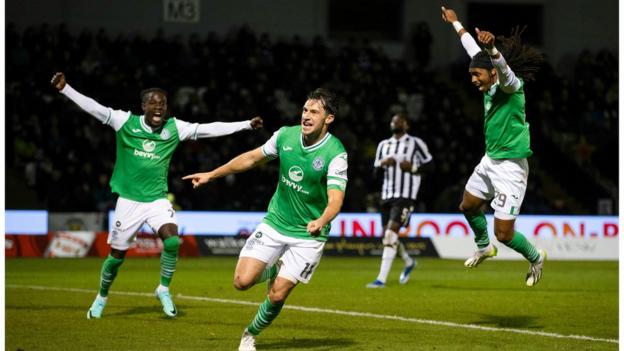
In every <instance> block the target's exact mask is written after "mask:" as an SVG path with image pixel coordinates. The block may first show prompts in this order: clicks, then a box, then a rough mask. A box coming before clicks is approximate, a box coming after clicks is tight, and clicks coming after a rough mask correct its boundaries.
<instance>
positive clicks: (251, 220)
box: [5, 210, 619, 260]
mask: <svg viewBox="0 0 624 351" xmlns="http://www.w3.org/2000/svg"><path fill="white" fill-rule="evenodd" d="M5 215H6V216H5V220H6V228H7V231H6V234H7V236H6V238H5V239H6V240H5V252H6V251H7V250H13V251H15V250H16V247H17V246H20V245H15V244H19V240H20V239H19V237H20V236H22V235H24V234H26V235H34V236H40V235H42V234H44V235H45V234H48V233H49V231H48V229H49V228H48V223H47V220H48V217H47V213H46V212H45V211H11V210H9V211H6V213H5ZM264 215H265V213H264V212H208V211H207V212H195V211H179V212H177V213H176V216H177V219H178V225H179V228H180V233H181V234H182V237H183V238H184V237H185V238H186V239H192V238H195V240H196V242H197V243H196V248H195V249H193V250H191V251H193V253H194V252H198V253H201V254H203V255H236V254H238V252H239V251H240V248H241V247H242V245H244V240H245V238H246V237H247V236H249V235H250V234H251V233H252V232H253V230H254V229H255V227H256V226H257V225H258V223H260V222H261V221H262V218H263V217H264ZM108 217H109V222H108V228H111V226H112V223H111V219H112V218H113V212H110V213H109V216H108ZM487 217H488V223H489V225H490V233H491V235H492V238H493V234H492V233H493V230H492V227H493V223H494V221H493V220H494V219H493V217H492V216H491V215H489V216H487ZM332 224H333V225H332V229H331V232H330V240H329V241H328V243H327V245H326V254H328V255H334V254H335V255H378V254H379V253H380V252H381V249H382V248H381V241H380V238H381V236H382V232H383V231H382V225H381V218H380V216H379V215H378V214H374V213H343V214H340V215H339V216H338V217H337V218H336V219H335V220H334V221H333V223H332ZM516 229H517V230H518V231H520V232H522V233H524V234H525V235H526V236H527V238H528V239H529V240H530V241H531V242H533V243H535V244H536V245H537V246H539V247H542V248H545V249H546V250H547V251H548V253H549V258H550V259H589V260H594V259H596V260H600V259H607V260H617V259H618V237H619V224H618V217H616V216H566V215H556V216H546V215H544V216H542V215H522V216H520V217H518V220H517V222H516ZM143 231H144V232H146V233H151V230H150V229H149V228H148V227H144V228H143ZM400 234H401V237H403V238H404V239H406V240H405V241H406V245H407V246H408V249H409V250H410V252H411V253H413V254H415V255H417V256H440V257H443V258H465V257H467V256H469V255H470V254H472V250H473V249H474V243H473V242H472V233H471V231H470V228H469V227H468V224H467V223H466V221H465V220H464V218H463V216H462V215H461V214H413V215H412V216H411V218H410V225H409V226H408V227H407V228H404V229H402V230H401V233H400ZM103 235H104V236H105V232H104V233H103ZM99 237H100V235H98V238H97V239H96V242H95V244H94V247H99V245H97V243H100V244H101V246H102V248H101V251H102V253H104V252H105V251H106V250H105V246H106V244H105V239H104V240H102V239H100V238H99ZM140 238H143V240H138V241H137V243H138V244H137V245H138V247H137V250H138V251H137V254H139V251H141V252H142V254H140V255H143V254H144V255H147V256H152V255H157V252H156V251H159V247H157V245H158V244H157V243H153V242H152V241H158V240H155V238H154V237H153V236H152V235H149V234H140ZM24 239H25V238H24ZM31 241H32V240H31ZM144 241H146V242H147V241H149V243H150V245H146V243H144ZM493 241H494V242H496V241H495V240H494V239H493ZM29 246H33V247H34V246H36V245H29ZM147 246H150V247H151V246H153V250H152V251H154V252H151V251H150V252H147V251H149V250H147V251H146V249H145V248H146V247H147ZM44 248H45V246H44ZM499 249H500V252H499V258H503V259H505V258H510V259H513V258H516V259H517V258H518V257H517V254H515V253H514V252H512V251H511V250H509V249H507V248H506V247H504V245H499ZM18 251H19V250H18ZM143 251H145V252H143ZM37 252H38V250H37ZM189 253H190V254H191V255H192V254H193V253H191V252H189ZM15 254H17V255H19V253H18V252H17V251H16V252H12V251H11V253H10V254H9V256H13V255H15Z"/></svg>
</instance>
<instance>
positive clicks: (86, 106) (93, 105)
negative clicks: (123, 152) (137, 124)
mask: <svg viewBox="0 0 624 351" xmlns="http://www.w3.org/2000/svg"><path fill="white" fill-rule="evenodd" d="M50 83H51V84H52V86H53V87H55V88H56V89H57V90H58V91H59V92H60V93H61V94H63V95H65V96H67V97H68V98H69V99H70V100H72V101H73V102H74V103H75V104H76V105H78V106H79V107H80V108H81V109H82V110H83V111H85V112H87V113H88V114H90V115H92V116H93V117H95V118H97V119H98V120H99V121H100V122H102V123H104V124H108V125H110V126H112V127H113V128H115V130H119V129H120V128H121V126H123V124H124V123H125V122H126V121H127V120H128V118H129V116H130V113H129V112H126V111H121V110H113V109H112V108H110V107H106V106H102V105H100V104H99V103H98V102H97V101H95V100H93V99H92V98H90V97H87V96H84V95H82V94H80V93H79V92H78V91H76V90H75V89H74V88H72V87H71V86H70V85H69V84H67V82H66V80H65V74H63V72H57V73H56V74H54V76H52V80H51V81H50Z"/></svg>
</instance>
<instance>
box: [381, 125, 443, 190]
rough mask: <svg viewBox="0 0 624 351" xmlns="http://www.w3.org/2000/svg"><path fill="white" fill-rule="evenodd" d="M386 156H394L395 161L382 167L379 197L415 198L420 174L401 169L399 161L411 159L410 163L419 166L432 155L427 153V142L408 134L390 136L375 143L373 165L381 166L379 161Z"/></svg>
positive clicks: (430, 158) (429, 159)
mask: <svg viewBox="0 0 624 351" xmlns="http://www.w3.org/2000/svg"><path fill="white" fill-rule="evenodd" d="M388 157H392V158H394V160H395V161H396V163H395V165H394V166H386V167H384V175H383V186H382V188H381V199H382V200H388V199H398V198H403V199H412V200H416V195H418V188H419V187H420V174H417V173H416V174H415V173H412V172H410V171H408V172H404V171H402V170H401V167H400V163H401V162H402V161H406V160H407V161H411V162H412V165H416V166H417V167H420V166H421V165H423V164H425V163H427V162H429V161H431V160H432V159H433V157H432V156H431V154H430V153H429V149H428V148H427V144H425V142H424V141H422V139H420V138H417V137H415V136H411V135H409V134H404V135H403V136H402V137H401V138H399V139H396V138H394V137H390V138H388V139H385V140H382V141H381V142H380V143H379V145H377V152H376V154H375V167H376V168H377V167H382V166H381V161H382V160H384V159H386V158H388Z"/></svg>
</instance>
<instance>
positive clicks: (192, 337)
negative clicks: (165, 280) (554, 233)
mask: <svg viewBox="0 0 624 351" xmlns="http://www.w3.org/2000/svg"><path fill="white" fill-rule="evenodd" d="M101 262H102V260H101V259H96V258H85V259H8V260H6V262H5V263H6V266H5V269H6V290H5V294H6V295H5V297H6V306H5V318H6V319H5V323H6V329H5V333H6V334H5V343H6V344H5V346H6V349H7V350H17V349H22V350H58V349H64V350H113V349H114V350H148V349H149V350H235V349H237V347H238V342H239V340H240V335H241V333H242V331H243V329H244V328H245V326H246V325H247V324H248V323H249V322H250V321H251V319H252V318H253V316H254V315H255V313H256V310H257V305H258V304H259V303H260V302H261V301H262V300H263V298H264V294H265V293H266V284H262V285H261V286H257V287H254V288H252V289H250V290H248V291H245V292H239V291H236V290H235V289H234V288H233V287H232V276H233V271H234V266H235V264H236V258H234V257H211V258H183V259H180V261H179V263H178V268H177V271H176V274H175V276H174V280H173V283H172V293H173V294H174V301H175V302H176V305H177V307H178V310H179V315H178V317H176V318H175V319H169V318H166V317H165V315H164V313H163V312H162V310H161V307H160V304H159V302H158V301H157V300H156V299H155V298H154V297H153V295H151V294H152V293H153V290H154V288H155V287H156V285H157V284H158V275H159V261H158V259H156V258H154V259H140V258H129V259H126V261H125V262H124V264H123V266H122V267H121V270H120V272H119V274H118V276H117V279H116V280H115V283H114V284H113V287H112V289H111V294H110V295H109V299H108V305H107V307H106V309H105V311H104V316H103V318H102V319H101V320H87V319H86V312H87V309H88V308H89V306H90V305H91V302H92V301H93V298H94V297H95V294H96V292H97V286H98V284H99V271H100V266H101ZM401 266H402V265H401V262H400V260H397V261H395V264H394V268H393V270H392V272H391V274H390V277H389V280H388V287H387V288H385V289H366V288H365V285H366V284H367V283H369V282H371V281H372V280H373V279H374V278H375V276H376V274H377V271H378V267H379V258H337V257H325V258H323V260H322V262H321V265H320V267H319V268H318V270H317V271H316V273H315V275H314V278H313V279H312V281H311V283H310V284H308V285H307V286H306V285H302V286H299V287H297V288H296V289H295V290H294V292H293V293H292V294H291V296H290V297H289V299H288V301H287V303H286V307H285V309H284V310H282V313H281V314H280V316H279V317H278V318H277V319H276V320H275V321H274V323H273V324H272V325H271V326H270V327H269V328H267V329H266V330H265V331H264V332H263V333H262V334H261V335H260V336H259V337H258V341H257V343H258V346H257V347H258V350H336V349H339V350H436V351H438V350H462V351H463V350H617V348H618V344H617V343H613V342H606V341H604V340H579V339H573V338H569V337H556V335H559V336H568V335H581V336H588V337H591V338H595V339H611V340H614V339H617V338H618V265H617V262H576V261H574V262H568V261H548V262H546V265H545V268H544V276H543V280H542V281H541V282H540V283H539V284H538V285H537V286H536V287H533V288H528V287H526V286H525V285H524V275H525V273H526V270H527V268H528V264H527V263H526V262H524V261H496V260H491V261H487V262H485V263H484V264H482V265H481V266H480V267H479V268H478V269H466V268H464V267H463V265H462V262H460V261H453V260H439V259H420V260H419V264H418V266H417V267H416V268H415V269H414V272H413V273H412V279H411V281H410V282H409V283H408V284H407V285H399V284H398V276H399V273H400V270H401V268H402V267H401ZM27 286H41V287H51V288H55V289H54V290H44V289H42V288H39V289H35V288H32V287H27ZM72 289H77V290H72ZM129 292H135V293H138V294H135V295H132V294H127V293H129ZM177 294H182V295H183V296H177V297H176V295H177ZM193 297H198V298H201V297H207V298H216V299H226V300H228V301H220V302H219V301H216V300H205V299H204V300H202V299H195V298H193ZM240 301H248V302H252V303H253V304H251V305H244V304H240V303H238V302H240ZM289 306H305V307H311V308H319V309H331V310H340V311H352V312H364V313H369V315H364V314H359V315H343V314H334V313H330V312H328V311H301V310H293V309H288V307H289ZM370 314H377V315H384V316H400V317H404V318H406V319H403V320H400V319H388V318H389V317H379V316H375V315H370ZM428 321H442V322H450V323H453V324H447V325H439V324H429V322H428ZM468 324H470V325H476V326H481V327H491V328H494V329H493V330H482V329H470V328H466V327H465V325H468ZM505 329H513V330H524V331H528V334H523V333H518V332H513V331H509V330H505ZM540 332H541V333H552V334H556V335H554V336H553V335H548V336H547V335H538V334H536V333H540Z"/></svg>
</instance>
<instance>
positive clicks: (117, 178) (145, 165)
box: [110, 114, 180, 202]
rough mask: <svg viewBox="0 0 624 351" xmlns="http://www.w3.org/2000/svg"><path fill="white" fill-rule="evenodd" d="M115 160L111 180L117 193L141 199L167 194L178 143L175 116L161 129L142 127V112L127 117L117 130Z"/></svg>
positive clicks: (129, 197)
mask: <svg viewBox="0 0 624 351" xmlns="http://www.w3.org/2000/svg"><path fill="white" fill-rule="evenodd" d="M116 139H117V161H116V162H115V169H114V170H113V176H112V178H111V181H110V185H111V189H112V191H113V192H114V193H118V194H119V196H121V197H123V198H126V199H130V200H134V201H140V202H151V201H154V200H157V199H162V198H166V197H167V191H168V187H167V174H168V173H169V163H170V162H171V156H173V152H174V151H175V149H176V147H178V144H179V143H180V139H179V137H178V129H177V128H176V123H175V119H174V118H169V119H168V120H167V121H166V122H165V124H164V125H163V127H162V129H160V130H159V131H157V132H152V131H151V130H150V129H149V128H145V123H144V121H143V117H142V116H137V115H133V114H130V117H129V118H128V120H127V121H126V123H124V124H123V126H122V127H121V128H120V129H119V130H117V138H116Z"/></svg>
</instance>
